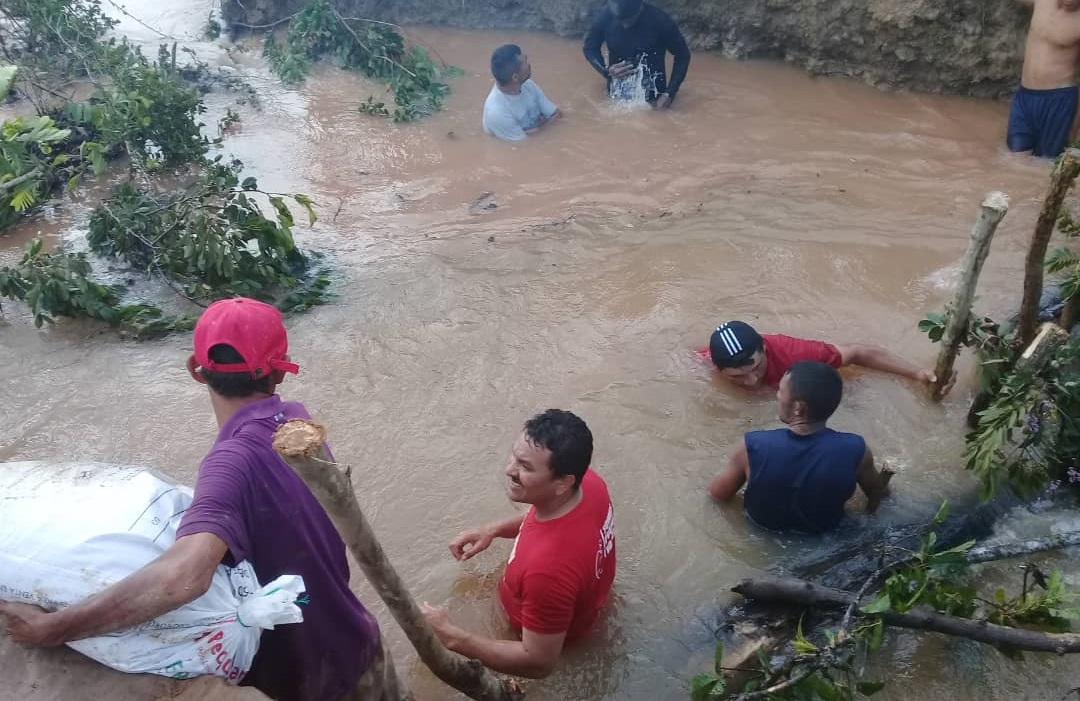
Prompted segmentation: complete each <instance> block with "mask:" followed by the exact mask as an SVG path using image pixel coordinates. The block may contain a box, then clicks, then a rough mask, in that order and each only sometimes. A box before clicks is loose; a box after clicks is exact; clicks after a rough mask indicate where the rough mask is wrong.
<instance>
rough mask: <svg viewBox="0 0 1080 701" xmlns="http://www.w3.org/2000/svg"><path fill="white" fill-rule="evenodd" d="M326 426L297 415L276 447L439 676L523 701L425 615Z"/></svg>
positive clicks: (484, 696)
mask: <svg viewBox="0 0 1080 701" xmlns="http://www.w3.org/2000/svg"><path fill="white" fill-rule="evenodd" d="M324 441H325V431H324V430H323V428H322V426H320V425H319V424H317V423H314V422H313V421H305V420H303V419H294V420H292V421H289V422H287V423H286V424H285V425H283V426H282V427H280V428H279V429H278V430H277V433H275V434H274V450H276V451H277V452H278V454H279V455H281V457H282V459H283V460H285V462H287V463H288V464H289V465H290V466H291V467H292V468H293V469H294V470H296V473H297V474H298V475H300V478H301V479H303V480H304V482H305V483H306V484H307V486H308V488H309V489H311V492H312V494H314V495H315V498H316V499H318V500H319V503H320V504H321V505H322V507H323V508H324V509H326V513H327V514H329V516H330V518H331V520H333V522H334V525H335V526H336V527H337V529H338V532H339V533H341V537H342V539H343V540H344V541H345V544H346V545H347V546H348V548H349V551H350V552H351V553H352V554H353V557H354V558H356V561H357V563H359V565H360V568H361V569H362V570H363V571H364V575H365V576H366V577H367V579H368V581H369V582H371V585H372V586H373V587H374V588H375V591H377V592H378V593H379V596H380V597H381V598H382V600H383V601H384V602H385V603H386V606H387V608H389V609H390V613H391V614H392V615H393V616H394V619H395V620H396V621H397V622H398V625H400V626H401V629H402V630H403V631H404V632H405V635H406V636H407V637H408V638H409V642H410V643H412V645H413V647H415V648H416V651H417V653H419V655H420V659H421V660H423V661H424V664H426V665H427V666H428V667H430V668H431V671H432V672H434V673H435V675H436V676H437V677H439V679H442V680H443V681H444V682H446V683H447V684H449V685H450V686H452V687H454V688H455V689H457V690H458V691H461V692H462V693H464V694H466V695H467V696H469V697H470V698H473V699H478V701H519V700H520V699H521V698H523V697H524V694H523V693H522V691H521V688H520V686H519V685H518V683H517V682H516V681H515V680H513V679H509V680H500V679H499V678H497V677H495V676H494V675H493V674H491V673H490V672H488V671H487V670H486V669H485V668H484V667H483V666H482V665H481V664H480V663H479V662H477V661H476V660H466V659H464V658H462V657H460V656H458V655H454V654H452V653H451V652H450V651H449V650H447V649H446V648H445V647H444V646H443V645H442V643H441V642H439V639H438V638H436V637H435V632H434V631H433V630H432V629H431V626H430V625H429V624H428V622H427V619H426V618H424V615H423V613H421V612H420V608H419V607H418V606H417V605H416V601H415V600H414V599H413V598H412V595H411V594H410V593H409V590H408V589H407V588H406V587H405V583H404V582H403V581H402V580H401V577H400V576H399V575H398V573H397V571H396V570H395V569H394V566H393V565H391V564H390V560H389V559H388V558H387V557H386V553H385V552H383V549H382V545H381V544H380V543H379V541H378V539H377V538H376V537H375V533H374V532H373V531H372V529H371V525H370V524H369V523H368V521H367V518H366V517H365V516H364V512H363V511H361V509H360V503H359V502H358V501H357V499H356V492H355V491H354V489H353V485H352V478H351V472H352V471H351V470H350V469H348V468H346V469H344V470H343V469H341V467H340V466H339V465H337V464H336V463H333V462H330V461H328V460H327V459H326V457H327V456H326V452H325V449H324V447H323V445H324Z"/></svg>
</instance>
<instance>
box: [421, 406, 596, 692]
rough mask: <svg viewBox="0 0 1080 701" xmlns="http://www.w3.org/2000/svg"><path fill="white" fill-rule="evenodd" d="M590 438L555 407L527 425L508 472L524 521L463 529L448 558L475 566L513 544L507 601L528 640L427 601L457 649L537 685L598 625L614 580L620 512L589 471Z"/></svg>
mask: <svg viewBox="0 0 1080 701" xmlns="http://www.w3.org/2000/svg"><path fill="white" fill-rule="evenodd" d="M591 461H592V433H590V432H589V428H588V426H586V425H585V422H584V421H582V420H581V419H580V418H578V417H577V416H575V415H574V414H572V413H570V412H569V411H562V410H560V409H548V410H547V411H545V412H543V413H542V414H538V415H536V416H534V417H533V418H531V419H529V421H527V422H526V423H525V429H524V430H523V431H522V433H521V435H520V436H519V437H518V439H517V440H516V441H515V442H514V448H513V451H512V452H511V457H510V462H509V464H508V465H507V466H506V469H505V473H506V476H507V478H508V479H509V485H508V489H509V493H510V499H511V501H516V502H518V503H522V504H531V505H532V506H531V508H530V509H529V510H528V511H527V512H526V513H525V515H524V517H522V516H513V517H511V518H508V519H506V520H504V521H498V522H496V523H491V524H488V525H486V526H482V527H480V528H476V529H472V530H468V531H465V532H464V533H462V534H461V535H459V536H458V537H457V538H455V539H454V541H453V542H452V543H450V553H451V554H452V555H453V556H454V557H455V558H457V559H458V560H468V559H469V558H471V557H472V556H474V555H476V554H477V553H479V552H481V551H483V550H485V549H486V548H487V547H488V546H489V545H491V542H492V540H494V539H495V538H515V539H516V540H515V541H514V548H513V550H512V551H511V552H510V560H509V563H508V564H507V566H506V573H505V574H503V578H502V580H501V581H500V582H499V600H500V601H501V602H502V605H503V608H504V609H505V610H506V614H507V616H508V617H509V618H510V622H511V624H512V625H513V626H514V627H515V628H517V629H519V630H520V631H521V640H494V639H492V638H486V637H484V636H481V635H476V634H474V633H469V632H467V631H465V630H463V629H461V628H459V627H457V626H456V625H454V624H453V623H451V622H450V619H449V617H448V616H447V614H446V611H445V610H444V609H442V608H439V607H434V606H430V605H429V604H427V603H426V602H425V603H424V604H423V605H422V607H421V608H422V609H423V611H424V614H425V615H426V616H427V619H428V622H429V623H431V627H432V628H433V629H434V630H435V634H436V635H438V636H439V639H440V640H442V642H443V644H444V645H446V647H447V648H449V649H450V650H452V651H454V652H457V653H459V654H461V655H464V656H466V657H469V658H472V659H476V660H479V661H480V662H481V663H482V664H483V665H484V666H486V667H490V668H491V669H494V670H495V671H498V672H503V673H506V674H514V675H518V676H522V677H532V678H534V679H538V678H540V677H546V676H547V675H548V674H550V673H551V672H552V670H554V669H555V664H556V662H558V659H559V653H560V652H562V648H563V644H564V643H565V642H569V641H573V640H576V639H579V638H581V637H583V636H584V635H586V634H587V633H588V632H589V630H590V629H591V628H592V625H593V623H594V622H595V621H596V617H597V615H598V614H599V612H600V609H601V607H602V606H603V605H604V602H605V601H606V600H607V595H608V592H610V591H611V583H612V581H613V580H614V578H615V512H614V509H613V508H612V505H611V498H610V497H609V496H608V490H607V484H605V483H604V480H603V479H601V478H600V475H598V474H596V472H595V471H593V470H591V469H589V463H590V462H591Z"/></svg>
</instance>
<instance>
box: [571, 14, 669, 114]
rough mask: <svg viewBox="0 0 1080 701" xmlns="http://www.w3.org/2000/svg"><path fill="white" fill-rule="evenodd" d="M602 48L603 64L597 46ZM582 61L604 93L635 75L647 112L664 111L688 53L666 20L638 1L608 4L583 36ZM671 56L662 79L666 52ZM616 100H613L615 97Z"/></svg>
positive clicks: (662, 15)
mask: <svg viewBox="0 0 1080 701" xmlns="http://www.w3.org/2000/svg"><path fill="white" fill-rule="evenodd" d="M604 44H607V54H608V56H607V62H606V63H605V62H604V56H603V54H602V53H601V52H600V47H601V46H602V45H604ZM584 51H585V58H586V59H587V60H588V61H589V64H590V65H592V67H593V68H595V69H596V70H597V71H598V72H599V73H600V75H602V76H604V78H605V79H606V80H607V81H608V90H609V92H612V93H613V94H614V93H615V92H616V91H615V87H616V84H617V83H619V82H621V81H625V80H626V79H627V78H628V77H630V76H632V75H635V74H636V73H637V71H638V67H639V66H641V74H640V80H641V81H642V87H643V89H644V91H645V99H646V100H648V101H649V102H650V103H651V104H652V105H653V107H656V108H659V109H663V108H665V107H670V106H671V103H672V102H673V101H674V100H675V95H676V94H677V93H678V92H679V87H680V86H681V85H682V82H683V79H684V78H686V71H687V69H688V68H689V67H690V49H689V48H688V47H687V46H686V39H684V38H683V35H682V32H680V31H679V27H678V26H677V25H676V24H675V21H674V20H673V19H671V17H670V16H669V15H668V14H667V13H666V12H664V11H663V10H661V9H660V8H658V7H655V6H653V5H650V4H648V3H646V2H642V0H608V3H607V7H605V8H604V9H603V10H601V11H600V13H599V14H598V15H596V19H594V20H593V23H592V27H590V28H589V33H588V34H586V35H585V46H584ZM668 52H671V54H672V55H673V56H674V57H675V65H674V66H673V67H672V69H671V81H670V82H669V81H668V79H667V69H666V66H665V59H666V58H667V53H668ZM616 96H618V95H616Z"/></svg>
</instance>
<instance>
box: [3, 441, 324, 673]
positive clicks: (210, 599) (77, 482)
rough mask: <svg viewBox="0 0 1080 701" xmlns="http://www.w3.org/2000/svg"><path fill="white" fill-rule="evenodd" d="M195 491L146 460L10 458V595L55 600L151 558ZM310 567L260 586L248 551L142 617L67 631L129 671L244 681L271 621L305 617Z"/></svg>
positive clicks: (82, 646)
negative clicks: (112, 627) (116, 625)
mask: <svg viewBox="0 0 1080 701" xmlns="http://www.w3.org/2000/svg"><path fill="white" fill-rule="evenodd" d="M191 498H192V492H191V490H190V489H188V488H187V487H183V486H181V485H177V484H174V483H172V482H170V481H168V480H167V479H163V478H161V477H158V476H156V475H154V474H152V473H151V472H149V471H146V470H145V469H144V468H138V467H126V466H116V465H102V464H97V463H66V464H56V463H45V462H11V463H0V600H5V601H19V602H23V603H28V604H35V605H37V606H42V607H44V608H47V609H57V608H62V607H64V606H67V605H68V604H71V603H74V602H78V601H80V600H82V599H85V598H86V597H88V596H90V595H92V594H94V593H96V592H99V591H101V590H102V589H104V588H105V587H107V586H109V585H111V584H114V583H116V582H118V581H120V580H121V579H123V578H124V577H126V576H127V575H129V574H131V573H132V572H135V571H136V570H138V569H139V568H141V567H142V566H144V565H146V564H148V563H149V562H151V561H152V560H154V559H155V558H157V557H158V556H159V555H161V553H163V552H165V550H166V549H167V548H168V547H169V546H170V545H171V544H172V543H173V542H174V541H175V539H176V529H177V527H178V526H179V525H180V518H181V516H182V515H183V513H184V511H185V510H186V509H187V507H188V505H190V504H191ZM303 591H304V582H303V579H302V578H301V577H298V576H292V575H286V576H282V577H279V578H278V579H276V580H274V581H273V582H270V583H268V584H267V585H266V586H264V587H260V586H259V583H258V581H257V580H256V578H255V572H254V570H253V569H252V567H251V565H250V564H248V563H247V562H242V563H239V564H238V565H237V566H236V567H225V566H224V565H219V566H218V568H217V571H216V572H215V573H214V579H213V583H212V584H211V586H210V590H209V591H208V592H206V594H204V595H203V596H201V597H199V598H198V599H196V600H195V601H192V602H191V603H189V604H187V605H186V606H183V607H181V608H179V609H176V610H175V611H171V612H169V613H166V614H164V615H162V616H159V617H158V618H156V619H154V620H152V621H150V622H148V623H145V624H143V625H141V626H138V627H136V628H132V629H129V630H125V631H120V632H118V633H114V634H110V635H103V636H99V637H95V638H87V639H84V640H78V641H74V642H71V643H69V644H68V645H69V646H70V647H72V648H74V649H75V650H78V651H79V652H81V653H83V654H84V655H86V656H88V657H91V658H93V659H95V660H97V661H98V662H100V663H102V664H104V665H107V666H109V667H112V668H113V669H117V670H120V671H122V672H144V673H152V674H160V675H163V676H167V677H173V678H176V679H186V678H188V677H194V676H199V675H214V676H218V677H223V678H225V679H226V680H228V681H229V682H230V683H232V684H237V683H239V681H240V680H241V679H242V678H243V676H244V674H246V673H247V671H248V670H249V669H250V668H251V662H252V660H253V659H254V658H255V652H256V651H257V649H258V645H259V636H260V634H261V632H262V629H264V628H265V629H273V627H274V626H275V625H278V624H284V623H299V622H300V621H302V620H303V614H302V613H301V611H300V608H299V607H298V606H297V605H296V603H295V602H296V600H297V598H298V597H299V596H300V594H301V593H302V592H303Z"/></svg>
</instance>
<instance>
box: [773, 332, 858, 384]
mask: <svg viewBox="0 0 1080 701" xmlns="http://www.w3.org/2000/svg"><path fill="white" fill-rule="evenodd" d="M761 340H762V341H764V343H765V358H766V360H767V361H768V366H767V367H766V368H765V380H764V383H765V384H766V385H768V386H770V387H779V386H780V378H782V377H783V376H784V373H785V372H787V371H788V368H790V367H791V366H792V365H794V364H795V363H797V362H799V361H800V360H816V361H818V362H819V363H825V364H826V365H831V366H832V367H834V368H838V367H840V366H841V365H843V364H844V359H843V358H842V357H841V356H840V351H839V350H837V349H836V346H834V345H833V344H831V343H826V342H825V341H808V340H806V339H805V338H795V337H793V336H785V335H783V334H779V333H763V334H761Z"/></svg>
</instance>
